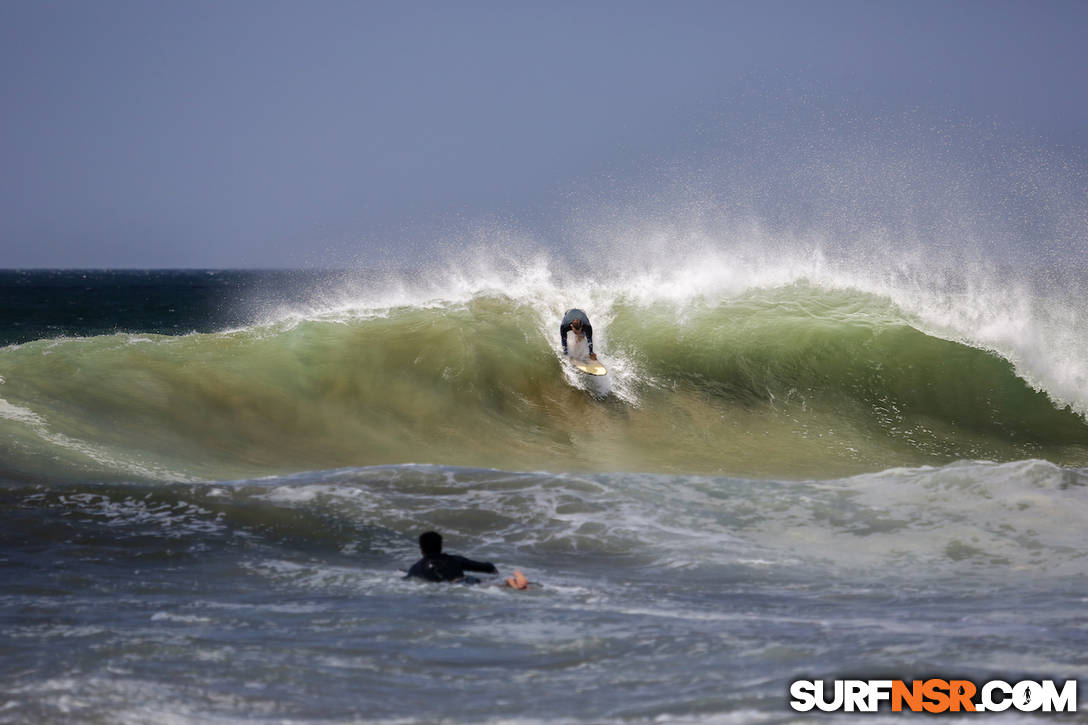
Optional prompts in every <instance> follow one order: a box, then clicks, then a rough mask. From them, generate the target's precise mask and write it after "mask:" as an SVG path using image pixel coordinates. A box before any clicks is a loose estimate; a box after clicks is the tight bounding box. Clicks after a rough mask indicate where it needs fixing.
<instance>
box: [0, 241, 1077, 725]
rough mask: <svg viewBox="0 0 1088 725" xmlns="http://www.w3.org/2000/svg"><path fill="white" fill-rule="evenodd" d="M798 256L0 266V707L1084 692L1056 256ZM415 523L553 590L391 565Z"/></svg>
mask: <svg viewBox="0 0 1088 725" xmlns="http://www.w3.org/2000/svg"><path fill="white" fill-rule="evenodd" d="M651 237H652V235H651ZM674 241H675V240H674ZM511 246H513V247H516V246H517V245H516V244H514V243H511ZM786 246H787V247H788V249H789V250H790V252H789V253H788V254H787V253H783V252H782V250H780V249H774V248H768V247H767V246H766V245H757V246H754V247H752V248H750V249H749V250H748V251H744V250H740V251H738V250H736V249H733V250H729V249H721V248H718V249H714V248H709V247H706V246H702V247H700V245H698V244H694V243H690V244H686V245H684V244H681V245H679V246H677V245H675V244H672V243H671V242H670V243H669V244H665V243H664V242H661V243H655V242H654V241H653V239H652V238H651V239H650V240H649V241H647V242H645V243H644V244H642V245H641V246H640V248H639V252H638V254H634V255H633V254H626V255H620V254H619V253H618V252H617V251H616V250H614V249H613V250H603V249H598V250H597V252H596V253H595V254H596V255H597V256H596V257H595V258H596V259H598V260H599V263H597V264H595V265H591V264H589V263H579V264H573V265H572V264H570V262H569V259H568V258H564V257H563V256H562V255H556V254H552V253H548V252H542V251H540V250H538V249H531V248H530V249H527V250H522V252H521V253H514V252H510V251H508V250H507V251H503V250H502V249H499V248H496V247H494V246H486V245H485V246H482V247H478V248H475V249H469V250H468V251H465V250H464V249H461V250H459V251H458V254H457V259H450V260H445V261H444V262H442V263H436V264H430V265H427V266H424V267H418V268H415V269H412V270H410V271H407V272H406V271H404V270H396V271H388V270H386V271H380V272H379V271H375V270H365V271H341V272H336V273H326V272H309V273H287V272H228V271H189V272H156V271H149V272H138V271H132V272H71V271H58V272H47V271H40V272H5V273H3V274H2V275H0V289H2V290H3V295H4V298H5V305H4V308H5V311H4V313H3V314H4V316H3V317H2V318H0V327H2V333H3V337H2V338H0V339H2V341H3V342H4V343H5V344H6V346H5V347H2V348H0V381H2V382H0V497H2V499H3V505H2V506H0V511H2V512H3V513H2V514H0V515H2V516H3V525H2V526H0V543H2V548H0V567H2V571H3V581H2V583H0V586H2V589H0V597H2V601H3V612H4V616H5V622H6V625H5V627H4V630H3V633H0V646H2V648H3V651H4V653H5V657H4V658H3V664H2V665H0V668H2V669H0V722H13V723H14V722H20V723H22V722H36V723H37V722H41V723H45V722H57V721H77V722H110V723H114V722H125V723H144V722H269V723H271V722H434V721H450V722H545V721H546V722H555V721H563V722H738V723H740V722H744V723H747V722H792V721H794V720H800V719H801V715H800V714H799V713H792V712H791V711H790V710H789V708H788V705H787V700H788V696H787V694H788V688H789V683H790V682H792V681H793V680H796V679H811V678H827V679H829V680H830V679H834V678H839V677H861V676H863V677H866V678H875V677H881V676H888V677H894V678H896V679H911V678H913V677H920V678H925V677H931V676H948V677H951V676H955V677H964V678H968V679H972V680H975V681H979V682H982V681H986V680H989V679H995V678H1000V679H1004V680H1007V681H1010V682H1015V681H1018V680H1022V679H1034V680H1040V679H1055V680H1066V679H1073V678H1076V677H1077V676H1078V675H1079V674H1080V673H1081V672H1083V671H1084V668H1085V666H1086V664H1088V661H1086V659H1085V655H1084V652H1085V651H1088V637H1086V634H1085V627H1084V623H1085V620H1084V616H1083V610H1084V603H1085V602H1086V601H1088V588H1086V585H1085V581H1086V578H1085V574H1086V573H1088V545H1086V544H1085V539H1084V537H1083V522H1084V521H1085V520H1086V517H1088V468H1086V467H1088V422H1086V420H1085V415H1086V413H1088V392H1086V391H1088V384H1086V381H1088V363H1086V362H1085V361H1086V360H1088V339H1086V338H1085V336H1084V335H1083V332H1082V331H1083V328H1084V321H1085V303H1084V302H1083V300H1081V299H1080V297H1079V296H1078V295H1077V294H1076V286H1075V285H1071V284H1069V283H1068V282H1067V280H1068V279H1070V277H1068V276H1067V277H1063V276H1062V275H1061V274H1050V273H1047V272H1045V271H1040V270H1038V269H1033V270H1027V272H1030V273H1025V269H1024V268H1023V267H1017V266H1012V267H996V266H995V267H989V268H987V267H983V266H979V265H976V266H973V267H970V268H969V272H966V271H965V269H968V268H965V267H964V266H956V265H948V264H945V265H943V266H941V265H938V266H936V267H931V266H926V265H918V264H916V263H914V262H912V263H911V264H905V263H902V262H903V260H904V258H905V257H899V258H896V259H894V260H885V263H883V264H882V263H881V262H880V260H879V259H877V258H869V259H866V260H859V259H857V258H844V257H843V256H839V255H836V254H832V253H829V252H827V251H825V250H824V249H823V248H821V247H820V246H819V245H808V246H805V245H801V246H799V245H797V244H796V243H794V241H792V240H791V242H790V243H789V244H788V245H786ZM802 247H803V248H802ZM914 261H915V262H916V261H917V260H914ZM1075 277H1076V276H1075V275H1073V276H1072V279H1074V280H1075ZM569 307H580V308H581V309H584V310H586V312H587V313H588V314H589V316H590V319H591V321H592V323H593V327H594V332H595V347H596V349H597V351H598V353H599V354H600V357H601V359H602V361H603V362H604V363H605V364H606V365H607V366H608V368H609V371H610V372H609V375H608V376H607V377H606V378H604V379H603V380H601V381H595V380H592V379H590V378H586V377H583V376H580V375H579V374H577V373H576V372H574V371H573V370H572V369H571V368H570V367H569V366H567V365H566V364H565V363H564V360H563V358H562V355H561V353H560V351H559V340H558V325H559V320H560V318H561V317H562V314H563V312H564V311H565V310H566V309H567V308H569ZM428 529H437V530H439V531H441V532H442V533H443V534H444V535H445V536H446V541H447V548H448V549H449V550H451V551H454V552H456V553H461V554H464V555H467V556H471V557H472V558H475V559H484V560H489V561H493V562H495V563H496V565H497V566H498V567H499V570H500V571H501V572H503V573H504V574H505V573H509V572H511V571H512V570H513V569H514V568H520V569H522V570H524V571H525V572H526V573H527V574H528V575H529V577H530V579H531V580H533V581H535V582H538V583H539V584H540V586H539V587H537V588H535V589H532V590H530V591H529V592H524V593H514V592H510V591H503V590H501V589H495V588H488V587H465V586H432V585H426V584H419V583H416V582H411V581H405V580H403V579H402V578H401V576H402V575H401V573H400V572H401V571H402V570H403V569H406V568H407V567H408V566H409V565H410V564H411V563H412V562H413V561H414V560H415V558H416V556H417V553H416V547H415V537H416V536H418V534H419V533H420V532H422V531H425V530H428ZM1081 689H1082V690H1083V687H1082V688H1081ZM1036 719H1038V720H1040V721H1041V720H1042V719H1043V716H1041V715H1040V716H1031V715H1011V716H1005V720H1007V721H1010V722H1016V721H1019V720H1025V721H1034V720H1036Z"/></svg>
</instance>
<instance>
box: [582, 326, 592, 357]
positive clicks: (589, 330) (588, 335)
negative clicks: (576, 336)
mask: <svg viewBox="0 0 1088 725" xmlns="http://www.w3.org/2000/svg"><path fill="white" fill-rule="evenodd" d="M582 329H583V330H585V331H586V342H588V343H589V354H590V355H592V354H593V325H590V324H589V323H588V322H587V323H584V324H583V325H582Z"/></svg>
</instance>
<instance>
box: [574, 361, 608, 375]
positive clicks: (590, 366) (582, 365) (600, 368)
mask: <svg viewBox="0 0 1088 725" xmlns="http://www.w3.org/2000/svg"><path fill="white" fill-rule="evenodd" d="M570 364H571V365H573V366H574V367H575V368H576V369H578V370H581V371H582V372H583V373H588V374H590V375H606V374H607V373H608V371H607V370H605V367H604V365H601V364H600V363H599V362H598V361H596V360H590V359H588V358H587V359H585V360H578V359H576V358H571V359H570Z"/></svg>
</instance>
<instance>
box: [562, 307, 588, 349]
mask: <svg viewBox="0 0 1088 725" xmlns="http://www.w3.org/2000/svg"><path fill="white" fill-rule="evenodd" d="M575 320H581V321H582V332H584V333H585V334H586V342H588V343H589V354H590V355H592V354H593V325H591V324H589V318H588V317H586V313H584V312H582V311H581V310H579V309H573V310H567V314H565V315H563V322H561V323H560V324H559V340H560V341H561V342H562V343H563V354H564V355H566V354H567V333H568V332H570V323H572V322H574V321H575Z"/></svg>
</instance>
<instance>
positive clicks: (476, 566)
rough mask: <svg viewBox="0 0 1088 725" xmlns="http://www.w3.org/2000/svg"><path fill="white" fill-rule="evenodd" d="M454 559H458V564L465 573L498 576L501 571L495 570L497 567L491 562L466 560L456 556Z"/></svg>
mask: <svg viewBox="0 0 1088 725" xmlns="http://www.w3.org/2000/svg"><path fill="white" fill-rule="evenodd" d="M452 558H455V559H457V563H458V564H460V565H461V568H462V569H464V570H465V571H479V572H483V573H484V574H498V573H499V570H498V569H496V568H495V565H494V564H492V563H491V562H490V561H473V560H472V559H466V558H465V557H463V556H454V557H452Z"/></svg>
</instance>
